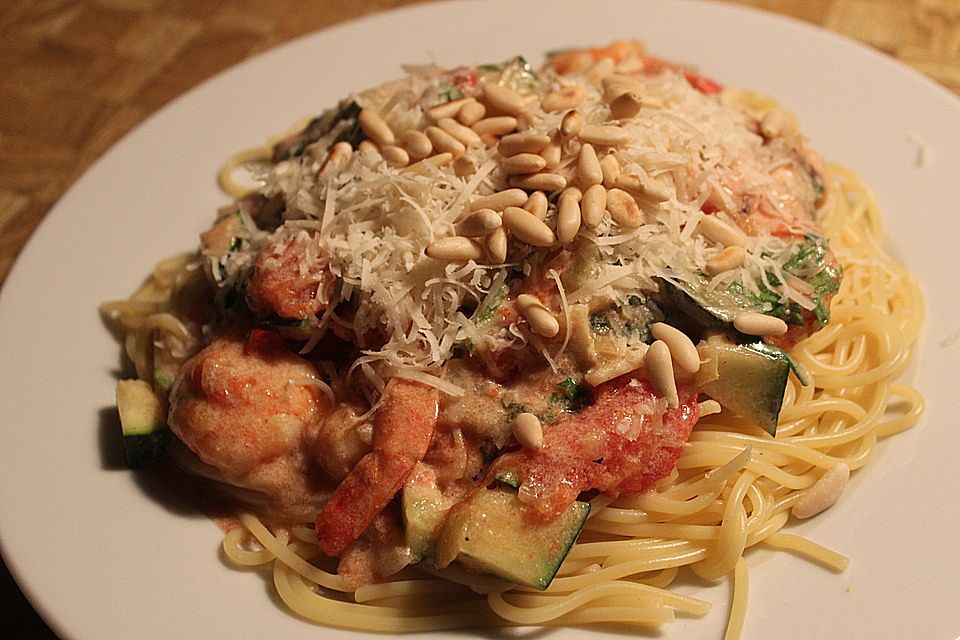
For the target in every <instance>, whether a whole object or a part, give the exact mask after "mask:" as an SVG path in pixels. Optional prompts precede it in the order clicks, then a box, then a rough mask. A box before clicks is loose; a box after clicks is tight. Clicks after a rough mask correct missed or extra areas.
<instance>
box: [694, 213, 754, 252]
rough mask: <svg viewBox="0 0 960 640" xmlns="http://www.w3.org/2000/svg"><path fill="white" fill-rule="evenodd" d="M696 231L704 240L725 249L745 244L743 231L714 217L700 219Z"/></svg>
mask: <svg viewBox="0 0 960 640" xmlns="http://www.w3.org/2000/svg"><path fill="white" fill-rule="evenodd" d="M696 230H697V232H698V233H700V234H701V235H702V236H703V237H705V238H706V239H708V240H712V241H713V242H716V243H717V244H722V245H725V246H727V247H734V246H736V247H743V246H745V245H746V244H747V236H746V234H745V233H744V232H743V231H741V230H740V229H739V228H737V227H734V226H733V225H732V224H728V223H726V222H724V221H723V220H721V219H720V218H718V217H716V216H710V215H705V216H703V217H702V218H700V222H698V223H697V229H696Z"/></svg>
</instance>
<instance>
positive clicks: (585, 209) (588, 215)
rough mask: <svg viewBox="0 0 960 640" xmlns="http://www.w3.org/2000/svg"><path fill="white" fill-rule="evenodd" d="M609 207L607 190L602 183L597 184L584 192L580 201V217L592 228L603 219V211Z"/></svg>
mask: <svg viewBox="0 0 960 640" xmlns="http://www.w3.org/2000/svg"><path fill="white" fill-rule="evenodd" d="M606 209H607V190H606V189H605V188H604V186H603V185H602V184H595V185H593V186H592V187H590V188H589V189H587V190H586V191H585V192H584V193H583V200H581V201H580V217H581V218H583V224H585V225H586V226H588V227H590V228H591V229H592V228H594V227H595V226H597V225H598V224H600V223H601V222H602V221H603V212H604V211H606Z"/></svg>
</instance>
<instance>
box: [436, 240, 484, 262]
mask: <svg viewBox="0 0 960 640" xmlns="http://www.w3.org/2000/svg"><path fill="white" fill-rule="evenodd" d="M426 254H427V256H429V257H431V258H433V259H434V260H449V261H451V262H466V261H467V260H479V259H480V256H482V255H483V249H482V248H481V247H480V245H479V244H477V242H475V241H474V240H471V239H470V238H464V237H463V236H450V237H448V238H441V239H439V240H434V241H433V242H431V243H430V244H429V245H427V250H426Z"/></svg>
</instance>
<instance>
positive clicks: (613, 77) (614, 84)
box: [603, 73, 641, 104]
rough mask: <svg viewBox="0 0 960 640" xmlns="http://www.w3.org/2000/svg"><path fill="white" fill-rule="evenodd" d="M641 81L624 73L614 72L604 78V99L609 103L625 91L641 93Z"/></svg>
mask: <svg viewBox="0 0 960 640" xmlns="http://www.w3.org/2000/svg"><path fill="white" fill-rule="evenodd" d="M640 89H641V85H640V82H639V81H637V80H636V78H633V77H631V76H628V75H624V74H622V73H612V74H610V75H609V76H607V77H606V78H604V79H603V99H604V100H606V101H607V103H608V104H609V103H610V102H613V100H615V99H616V98H617V96H621V95H623V94H625V93H631V92H633V93H640Z"/></svg>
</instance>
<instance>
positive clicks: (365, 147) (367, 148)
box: [357, 140, 380, 155]
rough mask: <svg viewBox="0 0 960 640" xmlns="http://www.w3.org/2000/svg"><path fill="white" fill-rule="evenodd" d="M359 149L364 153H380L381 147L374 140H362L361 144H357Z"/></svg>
mask: <svg viewBox="0 0 960 640" xmlns="http://www.w3.org/2000/svg"><path fill="white" fill-rule="evenodd" d="M357 151H359V152H360V153H364V154H371V153H374V154H378V155H379V154H380V147H378V146H377V145H376V144H375V143H374V142H373V140H361V141H360V144H358V145H357Z"/></svg>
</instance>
